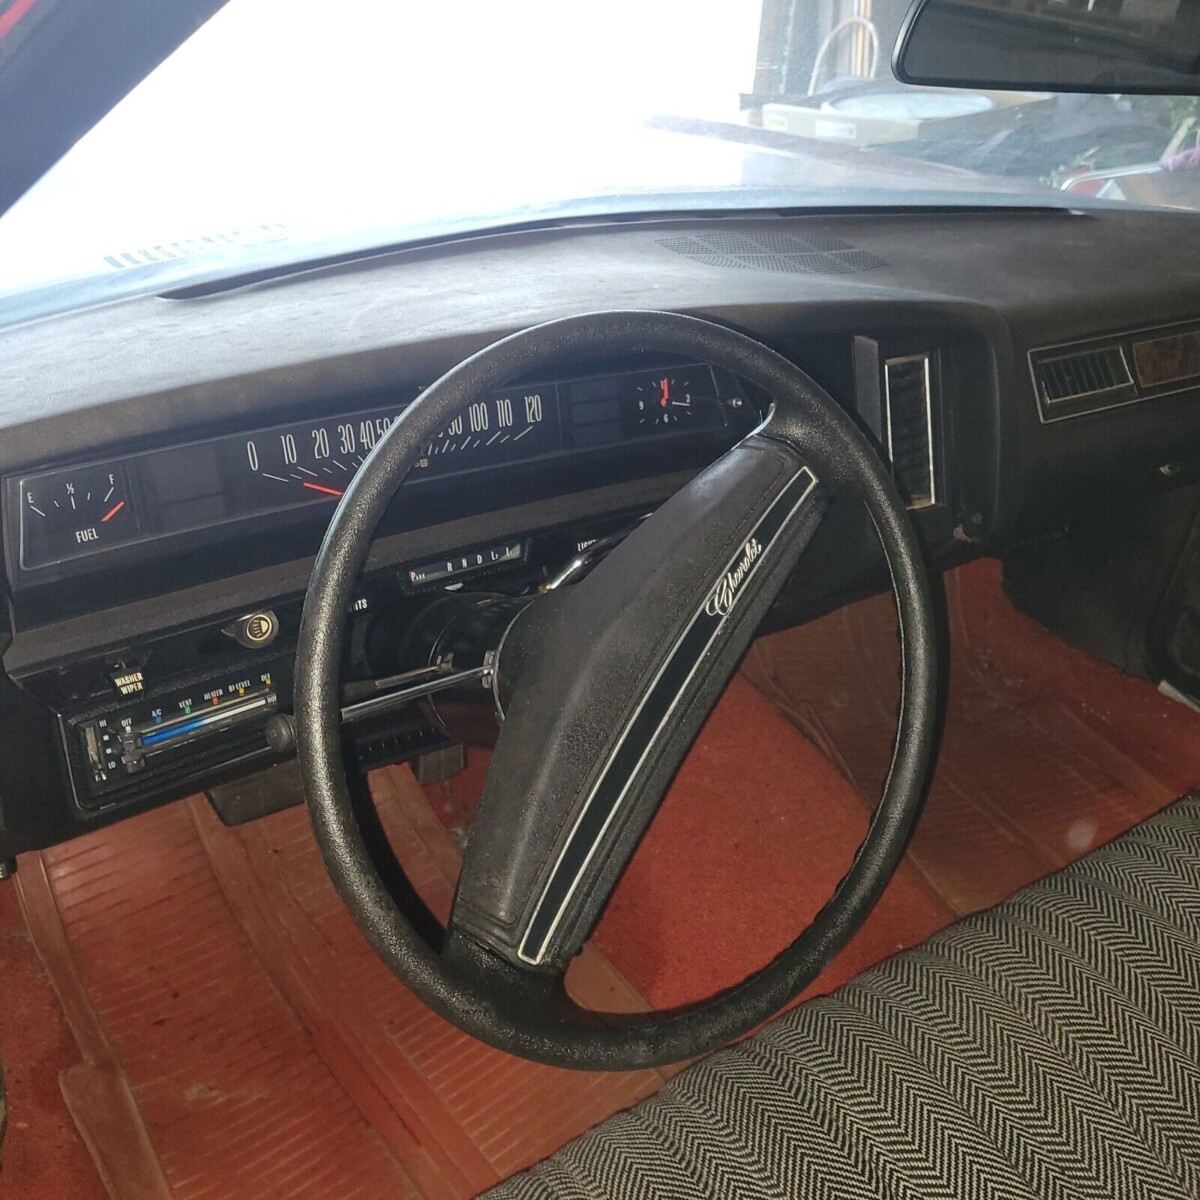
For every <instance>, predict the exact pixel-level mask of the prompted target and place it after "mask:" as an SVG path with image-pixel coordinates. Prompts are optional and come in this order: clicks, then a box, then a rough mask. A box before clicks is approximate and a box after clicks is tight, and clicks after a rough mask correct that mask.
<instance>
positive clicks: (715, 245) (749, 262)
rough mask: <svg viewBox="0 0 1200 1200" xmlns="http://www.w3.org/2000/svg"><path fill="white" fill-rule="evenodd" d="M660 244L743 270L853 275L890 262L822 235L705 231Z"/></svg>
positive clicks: (697, 259) (716, 264) (699, 259)
mask: <svg viewBox="0 0 1200 1200" xmlns="http://www.w3.org/2000/svg"><path fill="white" fill-rule="evenodd" d="M658 244H659V245H660V246H662V247H663V249H664V250H670V251H671V252H672V253H673V254H682V255H683V256H684V258H690V259H691V260H692V261H693V262H699V263H704V264H705V266H709V267H729V268H733V269H735V270H741V271H776V272H779V273H782V274H786V275H850V274H853V273H855V272H856V271H873V270H875V269H876V268H877V267H886V266H887V262H886V260H884V259H882V258H880V257H879V256H878V255H877V254H871V253H869V252H868V251H866V250H857V249H855V248H854V247H853V246H851V245H850V244H849V243H848V242H843V241H841V240H840V239H839V238H834V237H826V236H825V235H824V234H819V233H817V234H811V233H810V234H798V233H706V234H697V235H694V236H686V237H671V238H659V239H658Z"/></svg>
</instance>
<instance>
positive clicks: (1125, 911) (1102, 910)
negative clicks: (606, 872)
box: [488, 797, 1200, 1200]
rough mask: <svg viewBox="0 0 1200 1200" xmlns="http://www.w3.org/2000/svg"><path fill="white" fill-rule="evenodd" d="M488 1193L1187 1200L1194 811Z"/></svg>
mask: <svg viewBox="0 0 1200 1200" xmlns="http://www.w3.org/2000/svg"><path fill="white" fill-rule="evenodd" d="M488 1195H489V1197H491V1198H492V1200H501V1198H502V1197H503V1198H504V1200H601V1198H602V1200H642V1198H646V1200H650V1198H652V1197H653V1198H656V1200H657V1198H661V1200H683V1198H685V1197H693V1196H694V1197H706V1198H707V1197H731V1198H732V1197H737V1198H738V1200H744V1198H748V1197H778V1198H780V1200H783V1198H787V1200H799V1198H804V1200H807V1198H808V1197H823V1198H828V1200H851V1198H858V1197H876V1196H879V1197H889V1198H890V1197H897V1198H899V1197H905V1198H907V1197H913V1198H920V1200H929V1198H931V1197H939V1198H940V1197H944V1198H946V1200H975V1198H976V1197H979V1198H983V1197H989V1198H991V1197H994V1198H996V1200H1016V1198H1018V1197H1028V1198H1029V1200H1047V1198H1051V1197H1063V1198H1066V1197H1072V1198H1073V1197H1097V1198H1101V1197H1102V1198H1103V1200H1133V1198H1135V1197H1145V1198H1146V1200H1169V1198H1172V1197H1178V1198H1180V1200H1184V1198H1188V1200H1196V1198H1197V1197H1200V800H1198V799H1196V798H1195V797H1188V798H1186V799H1184V800H1181V801H1179V802H1178V803H1176V804H1174V805H1172V806H1171V807H1170V808H1169V809H1167V810H1166V811H1165V812H1163V813H1160V814H1159V815H1157V816H1155V817H1152V818H1151V819H1150V820H1148V821H1146V822H1145V823H1144V824H1142V825H1140V826H1138V827H1136V828H1135V829H1133V830H1131V831H1130V832H1129V833H1127V834H1125V835H1124V836H1122V837H1121V838H1119V839H1118V840H1117V841H1115V842H1113V843H1112V844H1110V845H1108V846H1106V847H1104V848H1102V849H1100V850H1097V851H1095V852H1094V853H1092V854H1091V855H1089V856H1088V857H1087V858H1085V859H1083V860H1082V861H1080V862H1078V863H1076V864H1074V865H1073V866H1071V867H1068V868H1067V869H1065V870H1063V871H1061V872H1059V873H1058V874H1056V875H1052V876H1050V877H1049V878H1048V879H1045V880H1043V881H1041V882H1040V883H1037V884H1035V885H1033V886H1032V887H1029V888H1026V889H1025V890H1024V891H1022V892H1019V893H1018V894H1017V895H1016V896H1014V897H1013V898H1012V899H1011V900H1010V901H1008V902H1007V903H1005V904H1003V905H1001V906H1000V907H998V908H995V909H992V910H991V911H989V912H985V913H980V914H978V915H977V916H973V917H969V918H967V919H966V920H963V921H961V922H959V923H958V924H956V925H953V926H951V927H950V928H949V929H947V930H945V931H944V932H942V933H940V934H937V935H936V936H935V937H933V938H931V939H930V940H929V941H928V942H926V943H925V944H924V945H923V946H920V947H918V948H916V949H914V950H912V951H909V952H907V953H904V954H901V955H898V956H897V957H895V958H893V959H890V960H889V961H887V962H885V963H882V964H880V965H879V966H877V967H875V968H873V969H871V970H870V971H867V972H866V973H865V974H863V975H861V976H859V978H858V979H856V980H855V981H854V982H853V983H852V984H850V985H848V986H846V987H844V988H842V989H840V990H839V991H838V992H836V993H835V994H833V995H831V996H828V997H825V998H823V999H820V1000H816V1001H813V1002H812V1003H809V1004H805V1005H804V1006H802V1007H800V1008H798V1009H796V1010H794V1011H793V1012H791V1013H788V1014H787V1015H786V1016H784V1017H782V1018H780V1019H779V1020H777V1021H775V1022H774V1023H773V1024H772V1025H770V1026H769V1027H767V1028H766V1029H765V1030H763V1031H762V1032H761V1033H760V1034H758V1035H757V1036H756V1037H754V1038H752V1039H751V1040H749V1041H747V1042H745V1043H743V1044H741V1045H739V1046H736V1047H735V1048H733V1049H731V1050H726V1051H723V1052H722V1053H720V1054H718V1055H715V1056H714V1057H712V1058H710V1059H708V1060H707V1061H705V1062H703V1063H700V1064H698V1065H696V1066H694V1067H691V1068H689V1069H688V1070H687V1071H685V1072H683V1073H682V1074H680V1075H679V1076H678V1078H676V1079H675V1080H674V1081H673V1082H672V1083H671V1084H670V1085H668V1086H667V1087H666V1088H665V1089H664V1090H663V1092H662V1093H661V1094H660V1095H659V1096H657V1097H655V1098H654V1099H652V1100H648V1101H646V1102H644V1103H642V1104H640V1105H638V1106H637V1107H636V1108H634V1109H632V1110H630V1111H629V1112H625V1113H621V1114H619V1115H617V1116H615V1117H613V1118H612V1119H611V1120H609V1121H606V1122H605V1123H604V1124H603V1125H601V1126H599V1127H598V1128H596V1129H594V1130H592V1131H591V1132H590V1133H587V1134H585V1135H584V1136H583V1137H581V1138H579V1139H578V1140H577V1141H575V1142H573V1143H572V1144H571V1145H569V1146H567V1147H565V1148H564V1149H563V1150H561V1151H559V1152H558V1153H557V1154H555V1155H554V1156H553V1157H552V1158H550V1159H549V1160H547V1161H546V1162H544V1163H542V1164H540V1165H539V1166H537V1167H535V1168H534V1169H533V1170H532V1171H529V1172H527V1173H526V1174H524V1175H519V1176H517V1177H515V1178H513V1179H511V1180H509V1181H508V1182H507V1183H505V1184H502V1185H501V1186H500V1187H499V1188H497V1189H495V1190H493V1191H492V1192H490V1193H488Z"/></svg>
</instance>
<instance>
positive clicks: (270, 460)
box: [236, 388, 562, 505]
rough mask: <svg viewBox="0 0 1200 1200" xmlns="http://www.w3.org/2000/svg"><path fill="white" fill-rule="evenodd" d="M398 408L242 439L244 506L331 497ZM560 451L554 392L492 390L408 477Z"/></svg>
mask: <svg viewBox="0 0 1200 1200" xmlns="http://www.w3.org/2000/svg"><path fill="white" fill-rule="evenodd" d="M398 415H399V414H398V413H395V412H390V411H381V412H372V413H365V414H357V415H355V416H352V417H344V418H334V419H331V420H325V421H304V422H301V423H298V424H296V425H285V426H280V427H278V428H276V429H268V430H262V431H260V432H257V433H255V434H253V435H251V436H249V437H247V438H246V439H245V440H244V442H243V443H242V444H241V445H240V446H239V447H238V448H237V451H236V453H238V454H239V455H240V456H241V462H240V467H239V470H240V472H241V473H243V474H244V475H248V476H249V477H250V478H249V480H248V481H247V486H245V487H244V488H243V489H241V490H242V491H243V496H242V499H243V501H245V502H246V503H248V504H252V505H256V504H259V503H268V504H270V503H271V500H272V497H274V499H275V502H276V503H278V501H279V499H280V496H281V494H282V490H283V489H287V492H288V493H289V494H290V497H291V499H290V501H289V503H295V504H300V503H304V502H305V501H316V500H336V499H338V497H340V496H341V495H342V494H343V493H344V492H345V490H346V488H347V487H349V485H350V480H351V479H352V478H353V476H354V473H355V472H356V471H357V470H358V468H359V467H361V466H362V464H363V460H364V459H365V458H366V456H367V455H368V454H370V453H371V451H372V450H373V449H374V448H375V446H376V445H377V443H378V442H379V440H380V439H381V438H382V437H383V435H384V434H385V433H387V431H388V429H389V427H390V426H391V424H392V422H393V421H394V420H395V419H396V417H397V416H398ZM561 449H562V432H561V428H560V422H559V414H558V397H557V394H556V393H555V392H554V391H553V390H549V389H546V388H524V389H516V390H514V391H511V392H497V393H493V394H492V395H489V396H486V397H485V398H483V399H482V400H477V401H476V402H475V403H474V404H471V405H470V406H469V407H468V408H467V410H466V411H465V412H463V413H461V414H460V415H459V416H458V417H456V418H455V419H454V420H453V421H452V422H451V423H450V424H449V425H448V426H447V427H446V428H445V429H443V430H442V431H441V432H440V433H439V434H438V435H437V437H436V438H434V439H433V440H432V441H430V442H429V443H428V445H427V446H426V447H425V452H424V454H422V456H421V458H420V459H418V461H417V463H416V465H415V466H414V468H413V477H414V479H420V478H429V477H433V476H439V475H450V474H456V473H458V472H461V471H470V470H472V469H474V468H477V467H493V466H498V465H499V464H501V463H506V462H514V461H517V460H519V459H526V458H536V457H538V456H540V455H543V454H546V453H554V452H556V451H558V450H561Z"/></svg>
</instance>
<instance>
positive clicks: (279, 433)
mask: <svg viewBox="0 0 1200 1200" xmlns="http://www.w3.org/2000/svg"><path fill="white" fill-rule="evenodd" d="M392 420H393V418H392V417H389V416H378V415H372V416H368V417H347V418H346V419H344V420H340V421H338V420H334V421H319V422H316V421H314V422H309V423H308V424H306V425H296V426H290V427H287V428H281V429H274V430H269V431H265V432H263V433H259V434H256V435H255V436H254V437H251V438H247V439H246V445H245V459H244V464H245V466H246V468H248V469H249V471H250V473H251V474H252V475H256V476H258V477H259V478H260V479H262V480H264V481H266V482H267V483H272V484H276V485H279V486H281V487H285V488H287V489H288V490H289V491H291V492H294V493H297V496H296V498H297V499H300V498H301V497H302V496H303V493H305V492H307V493H310V495H309V496H308V497H307V498H308V499H310V500H317V499H333V500H336V499H337V498H338V497H339V496H341V495H342V493H343V492H344V491H345V490H346V488H347V487H348V486H349V484H350V480H351V478H353V476H354V473H355V471H357V470H358V468H359V467H361V466H362V464H363V459H365V458H366V456H367V455H368V454H370V453H371V451H372V450H373V449H374V448H375V444H376V443H377V442H378V441H379V439H380V438H382V437H383V435H384V434H385V433H387V431H388V428H389V426H390V425H391V423H392Z"/></svg>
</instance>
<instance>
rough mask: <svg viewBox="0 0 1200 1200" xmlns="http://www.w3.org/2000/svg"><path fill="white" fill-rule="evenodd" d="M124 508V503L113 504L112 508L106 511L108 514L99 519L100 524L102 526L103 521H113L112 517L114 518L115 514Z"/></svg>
mask: <svg viewBox="0 0 1200 1200" xmlns="http://www.w3.org/2000/svg"><path fill="white" fill-rule="evenodd" d="M124 507H125V501H124V500H119V501H118V502H117V503H116V504H114V505H113V506H112V508H110V509H109V510H108V512H106V513H105V514H104V516H102V517H101V518H100V524H101V525H103V524H104V522H105V521H111V520H112V519H113V517H115V516H116V515H117V513H119V512H120V511H121V509H123V508H124Z"/></svg>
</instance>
